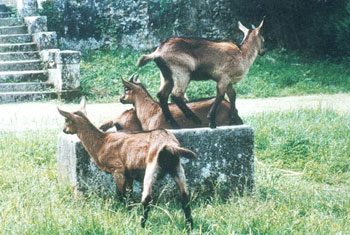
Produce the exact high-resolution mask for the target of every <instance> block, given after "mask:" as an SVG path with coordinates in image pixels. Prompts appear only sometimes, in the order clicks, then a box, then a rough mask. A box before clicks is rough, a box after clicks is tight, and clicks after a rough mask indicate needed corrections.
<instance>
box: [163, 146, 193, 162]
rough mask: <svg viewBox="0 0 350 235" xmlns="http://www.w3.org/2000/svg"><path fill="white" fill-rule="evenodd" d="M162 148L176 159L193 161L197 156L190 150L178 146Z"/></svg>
mask: <svg viewBox="0 0 350 235" xmlns="http://www.w3.org/2000/svg"><path fill="white" fill-rule="evenodd" d="M164 148H165V149H166V150H167V151H168V152H170V153H172V154H174V155H175V156H178V157H185V158H188V159H194V158H197V154H195V153H194V152H192V151H191V150H188V149H185V148H181V147H178V146H173V145H166V146H164Z"/></svg>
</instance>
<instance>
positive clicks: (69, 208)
mask: <svg viewBox="0 0 350 235" xmlns="http://www.w3.org/2000/svg"><path fill="white" fill-rule="evenodd" d="M349 115H350V114H337V113H335V112H333V111H326V110H315V111H307V110H301V111H299V112H291V113H287V114H284V113H272V114H263V115H257V116H254V117H250V118H248V119H247V123H250V124H251V125H252V126H253V127H254V128H255V132H256V156H257V160H258V161H256V165H255V166H256V167H255V169H256V176H255V180H256V187H255V193H254V195H253V196H251V197H247V196H244V197H236V196H232V197H231V198H230V199H229V200H228V201H226V202H225V201H222V200H220V199H219V198H218V197H214V198H213V199H212V200H210V201H203V200H202V199H201V198H200V197H199V198H196V199H194V201H193V202H192V207H193V217H194V227H195V228H194V231H193V233H194V234H233V233H234V234H236V233H237V234H280V233H287V234H342V233H345V234H346V233H349V232H350V222H349V221H350V194H349V191H348V189H349V186H350V185H349V180H348V179H349V176H350V175H349V171H350V170H349V160H348V159H349V155H348V154H349V152H350V151H349V146H350V144H349V140H350V138H349V133H350V131H349V126H350V125H349V124H350V123H349V120H350V116H349ZM295 123H299V125H296V124H295ZM293 124H294V125H293ZM305 130H307V131H305ZM57 134H58V133H57V132H56V131H49V132H43V131H41V132H20V133H19V132H17V133H13V132H1V133H0V231H2V233H4V234H186V232H185V226H184V218H183V212H182V210H181V208H180V205H178V203H177V199H172V200H170V201H168V202H166V203H159V204H157V207H152V210H151V212H150V218H149V221H148V222H149V223H148V224H147V226H146V228H145V229H142V228H141V227H140V225H139V218H140V214H141V211H140V205H139V204H136V205H130V204H129V207H128V208H126V207H125V206H124V205H123V204H121V203H119V202H118V201H117V200H116V199H114V198H104V197H100V196H99V195H96V194H94V193H93V192H90V193H89V194H88V195H86V196H81V195H80V196H79V195H74V193H73V189H72V188H70V187H69V186H67V185H66V184H64V183H59V182H58V179H57V168H56V149H57V148H56V143H57ZM299 144H301V146H300V147H298V146H299ZM317 148H319V149H317ZM294 154H295V157H293V155H294ZM304 154H305V156H303V155H304ZM301 160H303V161H304V162H303V163H301ZM276 167H278V168H279V167H283V168H284V169H278V168H276ZM286 170H300V171H301V173H302V174H301V175H299V174H297V173H298V172H292V171H286ZM293 173H295V174H293ZM281 231H282V232H281Z"/></svg>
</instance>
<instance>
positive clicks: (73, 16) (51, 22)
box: [39, 0, 115, 39]
mask: <svg viewBox="0 0 350 235" xmlns="http://www.w3.org/2000/svg"><path fill="white" fill-rule="evenodd" d="M57 4H59V3H58V2H57V1H54V0H47V1H44V2H42V9H39V14H40V15H44V16H47V26H48V29H49V30H50V31H56V32H57V34H58V36H59V37H63V36H65V37H75V36H76V35H79V37H80V38H82V39H86V38H89V37H95V38H97V39H99V38H100V37H102V35H103V34H106V35H107V34H113V33H115V30H114V29H113V28H112V27H110V25H109V22H108V18H107V16H100V15H98V14H97V12H96V11H94V10H93V9H92V7H91V6H90V5H89V4H88V3H83V2H81V3H79V4H74V3H70V1H67V2H66V3H65V4H64V7H63V8H61V7H59V6H58V5H57Z"/></svg>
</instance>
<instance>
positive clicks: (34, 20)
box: [24, 16, 47, 34]
mask: <svg viewBox="0 0 350 235" xmlns="http://www.w3.org/2000/svg"><path fill="white" fill-rule="evenodd" d="M24 22H25V23H26V25H27V26H28V33H29V34H35V33H40V32H47V17H46V16H29V17H24Z"/></svg>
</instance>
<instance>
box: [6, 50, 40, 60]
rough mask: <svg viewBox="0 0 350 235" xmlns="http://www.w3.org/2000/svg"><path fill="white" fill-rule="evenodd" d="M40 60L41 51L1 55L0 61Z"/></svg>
mask: <svg viewBox="0 0 350 235" xmlns="http://www.w3.org/2000/svg"><path fill="white" fill-rule="evenodd" d="M30 59H40V55H39V51H23V52H4V53H0V61H11V60H12V61H14V60H30Z"/></svg>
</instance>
